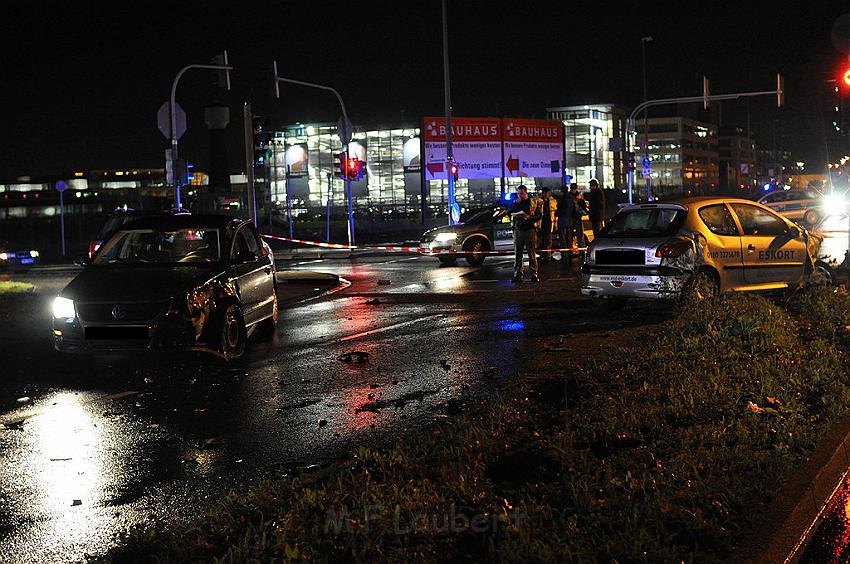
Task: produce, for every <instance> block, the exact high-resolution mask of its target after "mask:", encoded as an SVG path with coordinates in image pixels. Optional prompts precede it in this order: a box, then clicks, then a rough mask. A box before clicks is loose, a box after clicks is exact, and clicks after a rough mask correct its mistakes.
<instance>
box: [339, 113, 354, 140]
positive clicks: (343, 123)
mask: <svg viewBox="0 0 850 564" xmlns="http://www.w3.org/2000/svg"><path fill="white" fill-rule="evenodd" d="M353 132H354V126H352V125H351V120H349V119H347V118H345V117H340V118H339V121H337V122H336V134H337V135H339V140H340V142H341V143H342V144H343V145H347V144H348V142H349V141H351V137H352V134H353Z"/></svg>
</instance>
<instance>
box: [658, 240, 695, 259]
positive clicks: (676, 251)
mask: <svg viewBox="0 0 850 564" xmlns="http://www.w3.org/2000/svg"><path fill="white" fill-rule="evenodd" d="M693 248H694V247H693V244H692V243H691V242H690V241H688V240H687V239H676V240H674V241H668V242H666V243H662V244H661V245H660V246H659V247H658V250H657V251H655V256H656V258H676V257H680V256H682V255H683V254H684V253H686V252H688V251H689V250H691V249H693Z"/></svg>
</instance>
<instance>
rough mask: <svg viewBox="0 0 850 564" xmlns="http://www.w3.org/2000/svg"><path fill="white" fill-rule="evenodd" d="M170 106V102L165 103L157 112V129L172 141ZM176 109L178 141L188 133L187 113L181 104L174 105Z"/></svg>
mask: <svg viewBox="0 0 850 564" xmlns="http://www.w3.org/2000/svg"><path fill="white" fill-rule="evenodd" d="M169 106H170V104H169V103H168V102H163V104H162V105H161V106H160V107H159V110H158V111H157V112H156V124H157V127H158V128H159V131H160V132H161V133H162V134H163V135H164V136H165V138H166V139H171V112H170V110H169ZM174 109H175V114H176V121H175V127H176V129H177V139H180V138H181V137H183V134H184V133H186V112H184V111H183V108H181V107H180V104H174Z"/></svg>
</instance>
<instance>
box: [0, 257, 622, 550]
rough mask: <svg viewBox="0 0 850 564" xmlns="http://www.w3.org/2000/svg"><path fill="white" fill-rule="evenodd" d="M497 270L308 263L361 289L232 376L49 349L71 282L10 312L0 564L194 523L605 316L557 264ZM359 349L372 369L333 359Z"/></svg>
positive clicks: (316, 305)
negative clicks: (242, 493) (141, 529)
mask: <svg viewBox="0 0 850 564" xmlns="http://www.w3.org/2000/svg"><path fill="white" fill-rule="evenodd" d="M491 262H492V264H488V265H486V266H485V267H484V268H478V269H472V268H468V267H463V266H458V267H449V268H439V267H437V264H436V261H435V260H434V259H430V258H420V257H412V258H411V257H401V258H400V257H395V258H382V259H378V258H376V259H360V260H357V261H349V260H325V261H312V262H307V263H305V264H303V265H298V266H297V267H296V268H302V269H307V270H320V271H326V272H334V273H337V274H340V275H342V276H345V277H346V278H348V279H350V280H351V281H352V283H353V284H352V286H351V288H349V289H348V291H346V292H344V293H342V294H338V295H336V296H332V297H331V298H326V299H322V300H319V301H315V302H310V303H307V304H303V305H300V306H297V307H290V308H286V309H284V311H283V312H282V319H281V324H280V326H279V329H278V335H277V337H276V339H275V340H274V341H273V342H271V343H252V345H251V346H250V348H249V355H248V358H247V360H246V361H245V362H244V363H241V364H240V365H238V366H234V367H222V366H215V365H213V364H211V363H210V362H209V360H208V359H204V358H201V359H182V360H180V361H177V362H176V364H175V362H174V361H169V360H167V359H161V360H156V361H152V360H150V359H148V358H135V359H124V360H105V361H97V362H94V363H93V364H86V363H80V362H78V361H68V360H66V359H63V358H61V357H59V356H57V355H55V354H53V352H52V350H50V347H49V338H48V337H49V334H48V331H49V330H48V323H47V306H46V304H47V303H49V300H50V292H51V291H53V292H55V290H56V289H58V287H59V286H60V285H59V284H56V282H55V281H53V282H50V281H48V282H47V283H46V284H45V286H44V288H45V290H44V291H43V292H42V293H41V294H38V295H36V296H29V297H23V298H16V299H12V300H9V303H7V304H6V307H5V309H6V311H7V314H6V315H7V316H9V317H8V318H7V319H5V323H4V324H3V325H4V328H3V329H0V331H2V335H0V337H2V341H0V342H3V343H4V345H3V346H4V347H5V351H4V353H5V354H4V357H3V358H6V359H9V360H8V362H7V363H6V364H5V366H4V367H3V368H2V370H3V378H2V380H1V381H0V422H2V423H5V424H7V426H9V427H11V428H8V429H5V430H3V429H2V427H0V507H2V513H0V545H2V546H3V547H4V549H3V559H6V558H10V559H11V560H12V561H31V562H38V561H67V560H82V559H84V556H85V554H87V553H99V552H102V551H103V550H104V549H105V548H107V547H108V546H109V545H110V543H111V542H112V536H113V534H114V533H116V532H118V531H120V530H122V529H124V528H126V527H127V526H129V525H132V524H134V523H138V522H141V521H143V520H144V519H147V518H148V517H160V518H167V519H168V518H175V517H177V518H180V517H188V516H192V515H195V514H197V512H198V511H200V510H203V508H204V507H208V506H209V505H210V504H211V503H213V502H214V501H215V500H216V499H218V498H220V497H221V496H222V495H223V494H225V493H226V492H227V491H228V490H230V489H238V490H244V489H245V488H247V487H249V486H250V485H252V484H256V483H257V482H258V481H260V480H261V479H263V478H268V477H273V476H276V475H281V474H284V473H292V472H295V471H297V469H298V468H299V467H304V466H307V465H312V464H317V463H322V462H325V461H328V460H330V459H333V458H335V457H338V456H340V455H341V454H345V453H347V452H350V451H352V450H355V449H356V447H357V446H358V445H363V444H368V445H372V446H374V445H380V444H387V443H388V442H389V441H392V440H393V439H394V438H396V437H398V436H399V434H401V433H403V432H404V431H405V430H407V429H414V428H420V427H422V426H425V425H427V424H429V423H430V422H431V421H433V419H434V418H435V417H443V416H446V415H451V414H453V413H457V412H460V411H462V410H463V409H464V406H465V405H466V404H467V403H468V402H469V401H472V400H474V399H475V398H480V397H484V396H487V395H488V394H490V393H491V392H492V391H493V390H494V386H495V382H497V380H498V379H499V378H506V377H510V376H512V375H514V374H516V373H517V372H518V371H520V370H522V365H521V362H520V359H519V358H518V356H517V351H531V350H532V349H533V347H534V341H535V340H537V339H538V338H540V337H542V336H545V335H548V334H550V333H551V332H553V331H556V332H557V330H558V327H561V326H571V327H574V328H575V327H581V326H582V324H583V323H585V321H586V320H587V318H588V316H590V315H594V314H593V313H592V312H593V311H594V310H593V308H592V307H591V306H589V304H588V302H587V300H584V299H582V298H581V297H580V296H579V295H578V279H577V276H576V273H575V270H570V269H568V268H566V267H561V266H555V265H552V266H551V267H550V269H549V270H548V271H544V283H543V284H542V285H539V286H535V285H531V284H526V285H525V286H523V287H520V288H514V287H513V286H511V284H510V282H509V281H508V279H509V277H510V275H511V269H510V266H509V265H510V263H509V262H507V261H503V260H502V261H491ZM506 264H507V265H508V267H507V268H505V265H506ZM547 273H548V280H547ZM386 281H388V282H389V283H387V282H386ZM37 282H38V281H37ZM41 282H44V281H41ZM482 282H483V283H482ZM282 292H283V293H284V294H285V293H286V292H287V288H286V287H283V288H282ZM16 308H17V309H16ZM16 311H17V312H18V313H17V314H16V313H15V312H16ZM9 312H11V313H9ZM22 312H24V313H22ZM619 324H620V321H618V320H617V319H606V320H604V323H602V324H601V325H600V324H594V323H590V324H588V325H587V330H590V329H592V328H593V327H596V328H604V329H614V328H616V327H617V326H618V325H619ZM13 351H14V354H13ZM351 351H362V352H366V353H369V358H368V361H367V362H364V363H360V364H353V363H346V362H343V361H341V360H339V357H340V355H342V354H343V353H346V352H351ZM133 391H137V392H138V393H137V394H131V395H126V396H124V397H114V396H112V397H110V396H109V395H110V394H116V393H121V392H133ZM25 396H26V397H29V398H30V399H29V400H26V401H22V402H18V398H23V397H25ZM105 396H106V397H105ZM10 556H11V557H10Z"/></svg>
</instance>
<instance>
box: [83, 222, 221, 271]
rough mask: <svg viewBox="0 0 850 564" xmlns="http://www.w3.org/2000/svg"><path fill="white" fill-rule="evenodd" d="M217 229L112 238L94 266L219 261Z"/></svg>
mask: <svg viewBox="0 0 850 564" xmlns="http://www.w3.org/2000/svg"><path fill="white" fill-rule="evenodd" d="M219 256H220V254H219V240H218V230H217V229H200V228H198V229H196V228H187V229H178V230H175V231H160V230H156V229H131V230H123V231H119V232H118V233H116V234H115V235H113V236H112V237H111V238H110V239H109V241H107V242H106V244H104V246H103V250H102V251H101V252H99V253H98V254H97V257H96V258H95V260H94V263H93V264H101V265H104V264H145V263H160V264H186V263H196V262H216V261H218V260H219Z"/></svg>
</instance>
